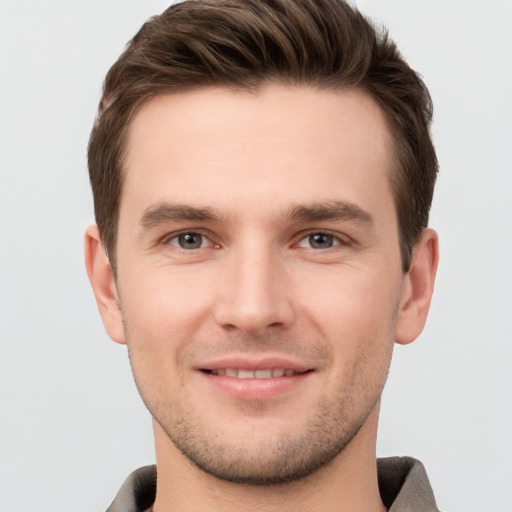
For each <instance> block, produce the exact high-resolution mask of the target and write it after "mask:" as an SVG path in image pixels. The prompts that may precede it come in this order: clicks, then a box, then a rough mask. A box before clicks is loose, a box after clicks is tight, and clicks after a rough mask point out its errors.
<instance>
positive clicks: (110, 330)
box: [84, 226, 126, 344]
mask: <svg viewBox="0 0 512 512" xmlns="http://www.w3.org/2000/svg"><path fill="white" fill-rule="evenodd" d="M84 246H85V247H84V249H85V267H86V269H87V275H88V276H89V281H90V282H91V286H92V289H93V291H94V296H95V297H96V303H97V304H98V310H99V312H100V315H101V319H102V320H103V325H104V326H105V330H106V331H107V334H108V335H109V336H110V337H111V338H112V339H113V340H114V341H115V342H116V343H123V344H124V343H126V337H125V332H124V326H123V315H122V313H121V305H120V302H119V294H118V291H117V286H116V283H115V280H114V273H113V272H112V267H111V266H110V262H109V260H108V257H107V255H106V253H105V251H104V249H103V243H102V242H101V237H100V233H99V230H98V226H90V227H89V228H87V230H86V232H85V244H84Z"/></svg>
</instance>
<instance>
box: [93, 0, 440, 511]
mask: <svg viewBox="0 0 512 512" xmlns="http://www.w3.org/2000/svg"><path fill="white" fill-rule="evenodd" d="M430 120H431V103H430V97H429V95H428V92H427V90H426V88H425V86H424V84H423V83H422V81H421V80H420V79H419V77H418V76H417V75H416V73H415V72H414V71H412V70H411V69H410V68H409V66H408V65H407V64H406V63H405V62H404V61H403V59H402V58H401V57H400V55H399V54H398V51H397V50H396V47H395V45H394V44H393V43H392V42H391V41H390V40H389V39H388V38H387V37H386V36H385V35H383V34H380V33H378V32H377V31H376V30H375V29H374V28H373V27H372V26H371V25H370V24H369V22H368V21H367V20H366V19H365V18H364V17H363V16H362V15H361V14H360V13H359V12H357V11H356V10H354V9H353V8H351V7H350V6H348V5H347V4H345V3H344V2H342V1H341V0H315V1H313V0H272V1H270V0H268V1H261V0H249V1H247V0H243V1H242V0H226V1H219V0H193V1H189V2H184V3H180V4H177V5H174V6H172V7H170V8H169V9H168V10H167V11H165V12H164V13H163V14H162V15H160V16H158V17H155V18H152V19H151V20H150V21H149V22H148V23H146V24H145V25H144V26H143V27H142V29H141V30H140V32H139V33H138V34H137V35H136V36H135V38H134V39H133V41H131V42H130V44H129V45H128V47H127V49H126V51H125V52H124V54H123V55H122V56H121V57H120V58H119V60H118V61H117V62H116V63H115V64H114V66H113V67H112V68H111V70H110V71H109V73H108V75H107V78H106V81H105V86H104V94H103V98H102V100H101V103H100V108H99V114H98V119H97V121H96V124H95V126H94V129H93V132H92V135H91V140H90V145H89V169H90V176H91V183H92V188H93V194H94V204H95V212H96V219H97V223H98V225H97V227H96V226H93V227H91V228H89V229H88V230H87V233H86V240H85V256H86V265H87V270H88V275H89V278H90V280H91V283H92V286H93V289H94V293H95V296H96V299H97V302H98V307H99V310H100V314H101V316H102V319H103V322H104V325H105V328H106V330H107V332H108V334H109V335H110V337H111V338H112V339H113V340H114V341H116V342H118V343H126V344H127V346H128V351H129V355H130V362H131V366H132V371H133V375H134V378H135V381H136V384H137V387H138V389H139V392H140V394H141V396H142V398H143V400H144V402H145V404H146V406H147V407H148V409H149V411H150V412H151V414H152V416H153V426H154V437H155V446H156V459H157V464H156V467H146V468H142V469H141V470H139V471H137V472H135V473H133V474H132V475H131V476H130V477H129V478H128V480H127V481H126V482H125V484H124V485H123V487H122V489H121V490H120V491H119V494H118V495H117V497H116V499H115V500H114V502H113V503H112V505H111V506H110V508H109V509H108V510H109V511H110V512H120V511H126V512H132V511H139V510H141V511H142V510H153V511H154V512H163V511H170V510H173V511H195V510H198V511H199V510H201V511H216V510H223V511H224V510H244V511H256V510H258V511H277V510H280V511H281V510H293V511H297V510H304V511H311V510H321V511H351V512H354V511H363V510H364V511H369V510H372V511H383V510H386V509H389V510H392V511H393V512H399V511H405V510H415V511H435V510H437V507H436V504H435V500H434V497H433V494H432V490H431V488H430V486H429V484H428V480H427V477H426V475H425V472H424V469H423V467H422V465H421V464H420V463H419V462H418V461H415V460H414V459H409V458H401V459H400V458H392V459H384V460H379V461H377V462H376V455H375V451H376V450H375V443H376V434H377V423H378V415H379V404H380V396H381V393H382V389H383V386H384V383H385V380H386V376H387V372H388V368H389V364H390V361H391V354H392V348H393V345H394V343H395V342H397V343H401V344H405V343H409V342H411V341H413V340H414V339H415V338H416V337H417V336H418V335H419V333H420V332H421V330H422V328H423V326H424V323H425V320H426V316H427V313H428V308H429V304H430V299H431V296H432V291H433V284H434V279H435V273H436V268H437V261H438V243H437V235H436V234H435V232H434V231H432V230H431V229H428V228H427V222H428V212H429V208H430V203H431V199H432V192H433V187H434V182H435V178H436V173H437V161H436V156H435V152H434V149H433V146H432V142H431V139H430V135H429V124H430Z"/></svg>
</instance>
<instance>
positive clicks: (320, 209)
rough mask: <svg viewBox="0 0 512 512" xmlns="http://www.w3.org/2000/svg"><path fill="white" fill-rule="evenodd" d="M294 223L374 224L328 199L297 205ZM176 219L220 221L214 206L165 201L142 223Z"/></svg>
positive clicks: (354, 208) (345, 204) (355, 209)
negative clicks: (339, 222) (336, 222)
mask: <svg viewBox="0 0 512 512" xmlns="http://www.w3.org/2000/svg"><path fill="white" fill-rule="evenodd" d="M286 216H287V217H288V218H289V219H290V220H292V221H294V222H314V221H319V220H342V221H355V222H359V223H362V224H367V225H370V226H373V224H374V220H373V217H372V216H371V215H370V214H369V213H368V212H366V211H365V210H363V209H362V208H360V207H359V206H357V205H355V204H353V203H350V202H347V201H327V202H322V203H313V204H311V205H307V206H305V205H297V206H294V207H292V208H290V209H289V210H288V212H287V215H286ZM174 220H191V221H220V216H219V215H218V214H217V213H216V212H215V210H214V209H212V208H209V207H205V208H198V207H194V206H189V205H181V204H172V203H162V204H159V205H157V206H152V207H149V208H148V209H146V210H145V211H144V213H143V214H142V217H141V220H140V225H141V226H142V227H143V228H145V229H151V228H153V227H156V226H158V225H161V224H165V223H166V222H171V221H174Z"/></svg>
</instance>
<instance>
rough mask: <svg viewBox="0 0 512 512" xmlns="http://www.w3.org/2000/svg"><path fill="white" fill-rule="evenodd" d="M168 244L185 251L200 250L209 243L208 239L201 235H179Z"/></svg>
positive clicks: (191, 233)
mask: <svg viewBox="0 0 512 512" xmlns="http://www.w3.org/2000/svg"><path fill="white" fill-rule="evenodd" d="M169 243H170V244H171V245H174V246H175V247H180V248H181V249H185V250H193V249H202V248H203V247H206V246H207V245H208V244H209V243H211V242H210V241H209V240H208V238H206V237H205V236H204V235H201V233H193V232H190V233H181V234H180V235H177V236H175V237H173V238H171V239H169Z"/></svg>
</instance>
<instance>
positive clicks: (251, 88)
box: [97, 76, 426, 276]
mask: <svg viewBox="0 0 512 512" xmlns="http://www.w3.org/2000/svg"><path fill="white" fill-rule="evenodd" d="M269 85H284V86H287V87H298V88H301V87H303V88H308V87H309V88H311V89H317V90H319V91H321V90H331V91H333V92H342V91H357V92H360V93H362V94H364V95H366V96H367V97H368V98H370V99H371V100H372V101H373V102H374V104H375V105H376V107H377V108H378V109H379V110H380V112H381V113H382V114H383V117H384V122H385V125H386V128H387V132H386V137H385V145H386V147H387V149H388V154H389V162H388V163H389V169H387V170H386V171H385V172H386V174H387V175H388V176H387V178H388V181H389V187H390V192H391V194H392V196H393V204H394V210H395V215H396V221H397V230H398V240H399V250H400V260H401V263H402V268H403V271H404V273H405V272H407V271H408V269H409V266H410V254H411V253H412V249H413V248H414V246H415V245H416V243H417V240H414V241H413V243H412V244H411V246H410V247H409V246H408V245H407V242H406V240H405V237H404V233H403V232H402V231H403V230H402V225H401V222H400V218H399V208H398V206H399V205H398V202H399V198H400V192H399V188H400V186H401V182H402V181H403V177H402V176H401V175H402V174H403V165H402V163H401V162H400V157H399V155H398V151H399V150H398V145H399V144H398V138H399V137H400V131H399V130H398V129H396V127H395V126H394V123H393V119H392V116H391V114H390V112H389V111H388V110H387V109H386V108H384V106H383V104H382V102H381V101H379V98H378V97H377V96H376V95H375V94H373V93H372V91H371V90H369V89H368V88H367V87H365V86H364V85H363V84H360V85H357V84H338V85H333V84H332V83H328V81H327V80H317V81H315V82H312V81H307V80H302V81H301V80H294V79H287V77H286V76H283V77H279V76H278V77H266V78H263V79H261V80H259V81H258V82H254V83H249V82H248V83H232V82H229V81H226V82H223V81H221V80H219V81H212V82H211V83H198V84H190V85H180V86H173V85H169V86H168V88H167V89H166V88H162V90H159V91H152V92H150V93H148V94H147V95H144V96H142V97H141V98H140V99H139V101H136V102H135V103H134V104H133V106H132V108H131V109H130V112H129V114H128V115H127V116H126V122H125V123H124V125H123V127H122V130H121V132H120V134H119V141H120V143H119V159H118V162H117V166H118V171H119V187H120V188H119V195H118V200H117V205H116V212H115V213H116V214H115V219H114V223H113V224H114V225H113V226H112V234H113V236H112V239H111V240H110V242H111V245H112V247H107V246H105V244H104V251H105V253H106V254H107V256H108V258H109V261H110V264H111V267H112V270H113V273H114V276H117V245H118V231H119V217H120V214H121V201H122V198H123V190H124V183H125V178H126V173H127V170H126V164H127V162H126V159H127V156H128V139H129V132H130V129H131V126H132V123H133V121H134V119H135V117H136V116H137V114H138V113H139V112H140V110H141V109H142V108H143V107H144V106H145V105H146V104H147V103H149V102H151V101H153V100H155V99H157V98H161V97H165V96H174V95H179V94H186V93H189V92H195V91H206V90H211V89H216V88H220V89H225V90H230V91H232V92H234V93H236V92H246V93H249V94H257V93H258V92H259V91H261V90H262V89H263V88H264V87H266V86H269ZM113 103H114V102H112V104H110V105H109V106H108V107H107V109H108V108H111V107H112V106H113ZM107 109H105V110H107ZM104 112H105V111H103V112H102V115H103V113H104ZM97 122H98V121H97ZM425 227H426V226H425ZM425 227H424V228H423V229H425ZM102 235H103V234H102V233H101V232H100V236H101V237H102V239H103V236H102Z"/></svg>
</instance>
